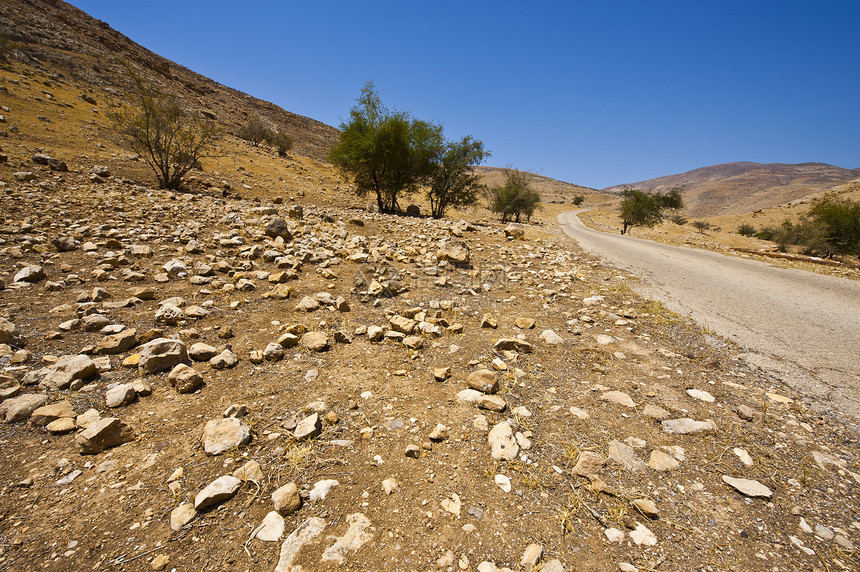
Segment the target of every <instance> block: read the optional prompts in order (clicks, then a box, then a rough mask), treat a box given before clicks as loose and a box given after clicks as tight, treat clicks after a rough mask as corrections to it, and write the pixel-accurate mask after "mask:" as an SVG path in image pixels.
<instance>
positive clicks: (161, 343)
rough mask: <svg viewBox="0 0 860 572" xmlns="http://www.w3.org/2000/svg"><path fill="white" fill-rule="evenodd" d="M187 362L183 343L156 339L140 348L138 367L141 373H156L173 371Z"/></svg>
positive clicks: (168, 339)
mask: <svg viewBox="0 0 860 572" xmlns="http://www.w3.org/2000/svg"><path fill="white" fill-rule="evenodd" d="M187 361H188V352H187V350H186V349H185V343H184V342H183V341H181V340H174V339H170V338H157V339H155V340H152V341H151V342H148V343H145V344H143V345H142V346H141V347H140V357H139V358H138V367H139V368H140V371H141V372H143V373H156V372H160V371H165V370H169V369H173V367H175V366H176V365H177V364H180V363H186V362H187Z"/></svg>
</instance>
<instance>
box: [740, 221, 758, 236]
mask: <svg viewBox="0 0 860 572" xmlns="http://www.w3.org/2000/svg"><path fill="white" fill-rule="evenodd" d="M738 234H739V235H741V236H752V235H754V234H755V227H754V226H753V225H751V224H749V223H748V222H745V223H741V224H740V225H738Z"/></svg>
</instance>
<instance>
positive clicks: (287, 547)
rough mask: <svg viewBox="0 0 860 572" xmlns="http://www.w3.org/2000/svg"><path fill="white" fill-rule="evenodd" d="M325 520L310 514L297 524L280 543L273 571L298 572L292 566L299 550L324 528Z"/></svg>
mask: <svg viewBox="0 0 860 572" xmlns="http://www.w3.org/2000/svg"><path fill="white" fill-rule="evenodd" d="M325 525H326V523H325V520H323V519H321V518H318V517H315V516H312V517H310V518H308V519H307V520H305V521H304V522H303V523H302V524H300V525H299V527H298V528H296V529H295V530H294V531H293V532H292V533H291V534H290V535H289V536H288V537H287V538H286V540H284V542H283V544H281V554H280V557H279V558H278V564H277V566H276V567H275V572H299V570H297V569H296V568H294V567H293V560H295V558H296V556H297V555H298V553H299V551H300V550H301V549H302V547H303V546H304V545H305V544H308V543H309V542H310V541H312V540H313V539H314V538H316V537H317V536H319V535H320V534H321V533H322V531H323V530H324V529H325Z"/></svg>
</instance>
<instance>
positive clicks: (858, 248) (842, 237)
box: [809, 196, 860, 256]
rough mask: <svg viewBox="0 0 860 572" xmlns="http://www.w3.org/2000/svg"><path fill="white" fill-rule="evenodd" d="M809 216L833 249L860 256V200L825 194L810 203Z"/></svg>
mask: <svg viewBox="0 0 860 572" xmlns="http://www.w3.org/2000/svg"><path fill="white" fill-rule="evenodd" d="M809 217H810V218H811V219H812V220H813V224H814V225H815V226H817V227H818V228H819V229H820V232H821V234H822V236H823V238H824V241H825V242H826V243H827V244H828V245H829V246H830V247H831V248H832V249H833V250H834V251H836V252H841V253H843V254H853V255H855V256H860V202H858V201H854V200H851V199H845V200H839V199H838V198H837V197H836V196H826V197H824V198H822V199H819V200H818V201H816V202H815V204H813V205H812V208H811V209H810V210H809Z"/></svg>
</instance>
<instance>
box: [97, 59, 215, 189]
mask: <svg viewBox="0 0 860 572" xmlns="http://www.w3.org/2000/svg"><path fill="white" fill-rule="evenodd" d="M128 74H129V77H130V78H131V80H132V82H133V84H134V90H133V93H132V94H133V97H134V99H135V100H136V103H137V107H138V108H137V109H127V108H124V109H122V110H120V111H117V112H115V113H111V114H110V115H109V116H108V117H109V118H110V119H111V121H112V122H113V126H114V131H115V133H116V134H117V136H118V138H119V141H120V144H121V145H124V146H125V147H128V148H129V149H131V150H132V151H134V152H135V153H137V154H138V155H140V157H141V158H143V160H144V161H145V162H146V164H147V165H149V167H150V168H151V169H152V170H153V171H154V172H155V176H156V178H157V179H158V185H159V187H160V188H162V189H177V188H179V186H180V184H181V182H182V177H183V176H184V175H185V174H186V173H187V172H188V171H190V170H191V169H192V168H193V167H194V166H195V165H196V164H197V162H198V161H199V160H200V159H202V158H203V157H208V156H211V155H209V154H208V153H209V152H210V151H211V150H212V149H213V148H214V146H215V144H216V143H217V142H218V139H219V138H220V136H221V134H220V131H219V130H218V128H217V127H216V126H215V125H214V124H213V123H212V122H210V121H206V120H204V119H203V118H202V117H201V116H200V114H197V113H192V112H189V111H187V110H186V109H185V108H184V107H183V106H182V105H180V102H179V100H178V99H177V98H176V96H174V95H171V94H167V93H164V92H162V91H160V90H159V89H158V88H156V87H155V86H153V85H151V84H149V83H147V82H145V81H144V80H143V78H142V77H141V76H140V75H138V74H136V73H134V72H133V71H131V70H130V69H129V71H128Z"/></svg>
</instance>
